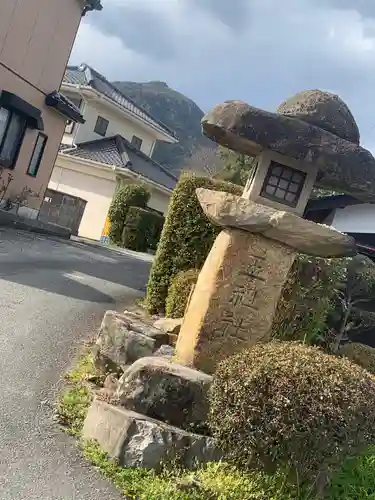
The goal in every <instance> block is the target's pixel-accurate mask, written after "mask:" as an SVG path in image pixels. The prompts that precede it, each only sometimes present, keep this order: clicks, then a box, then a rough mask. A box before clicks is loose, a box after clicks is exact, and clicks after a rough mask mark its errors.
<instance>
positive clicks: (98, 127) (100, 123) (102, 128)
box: [94, 116, 109, 137]
mask: <svg viewBox="0 0 375 500" xmlns="http://www.w3.org/2000/svg"><path fill="white" fill-rule="evenodd" d="M108 125H109V121H108V120H106V119H105V118H103V117H102V116H98V119H97V120H96V124H95V128H94V132H95V133H96V134H99V135H101V136H102V137H104V136H105V134H106V132H107V128H108Z"/></svg>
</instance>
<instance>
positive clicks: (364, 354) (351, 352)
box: [339, 342, 375, 374]
mask: <svg viewBox="0 0 375 500" xmlns="http://www.w3.org/2000/svg"><path fill="white" fill-rule="evenodd" d="M339 354H340V355H341V356H344V357H345V358H348V359H349V360H350V361H351V362H352V363H355V364H356V365H359V366H362V368H364V369H365V370H367V371H368V372H370V373H373V374H375V349H374V348H373V347H370V346H368V345H366V344H360V343H359V342H353V343H350V344H345V345H343V346H342V347H341V348H340V351H339Z"/></svg>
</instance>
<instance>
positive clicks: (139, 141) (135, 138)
mask: <svg viewBox="0 0 375 500" xmlns="http://www.w3.org/2000/svg"><path fill="white" fill-rule="evenodd" d="M130 144H131V145H132V146H133V148H135V149H137V150H138V151H140V150H141V147H142V144H143V140H142V139H141V138H140V137H138V136H137V135H134V134H133V137H132V140H131V143H130ZM138 144H139V146H138Z"/></svg>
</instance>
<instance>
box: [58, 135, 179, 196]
mask: <svg viewBox="0 0 375 500" xmlns="http://www.w3.org/2000/svg"><path fill="white" fill-rule="evenodd" d="M62 153H63V154H67V155H70V156H78V157H80V158H85V159H88V160H92V161H97V162H99V163H103V164H105V165H115V166H117V167H123V168H128V169H129V170H132V171H133V172H135V173H137V174H139V175H141V176H142V177H145V178H147V179H149V180H151V181H153V182H155V183H157V184H159V185H160V186H164V187H166V188H168V189H174V187H175V186H176V183H177V177H175V176H174V175H173V174H172V173H171V172H169V170H167V169H166V168H164V167H163V166H162V165H160V164H159V163H157V162H156V161H154V160H153V159H152V158H150V157H148V156H147V155H145V154H144V153H142V152H141V151H139V150H137V149H136V148H134V146H132V145H131V144H130V142H129V141H128V140H127V139H125V138H124V137H122V136H120V135H116V136H113V137H106V138H104V139H97V140H95V141H90V142H83V143H81V144H78V145H77V147H76V148H75V149H73V150H71V149H70V150H63V151H62Z"/></svg>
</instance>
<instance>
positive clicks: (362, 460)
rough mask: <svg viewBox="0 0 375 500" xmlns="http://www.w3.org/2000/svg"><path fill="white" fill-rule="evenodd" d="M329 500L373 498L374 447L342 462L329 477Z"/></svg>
mask: <svg viewBox="0 0 375 500" xmlns="http://www.w3.org/2000/svg"><path fill="white" fill-rule="evenodd" d="M325 498H327V499H329V500H344V499H345V500H375V447H371V448H369V450H367V451H366V452H364V453H362V454H361V455H359V456H357V457H353V458H349V459H348V460H346V461H345V462H344V464H343V465H342V467H341V468H340V470H339V471H337V472H336V473H335V474H334V475H333V476H332V479H331V484H330V486H329V488H328V490H327V494H326V497H325Z"/></svg>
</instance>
